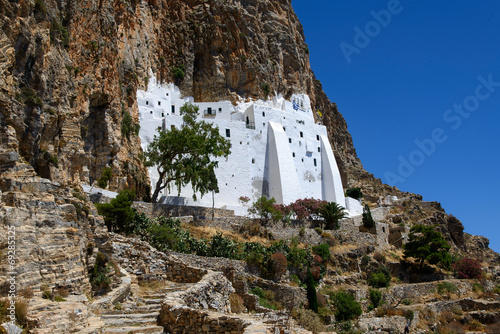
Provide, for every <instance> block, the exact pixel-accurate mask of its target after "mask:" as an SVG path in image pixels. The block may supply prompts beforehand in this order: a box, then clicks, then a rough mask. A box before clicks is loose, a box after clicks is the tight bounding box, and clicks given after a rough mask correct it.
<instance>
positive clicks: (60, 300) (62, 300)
mask: <svg viewBox="0 0 500 334" xmlns="http://www.w3.org/2000/svg"><path fill="white" fill-rule="evenodd" d="M54 301H56V302H65V301H66V299H64V298H63V297H62V296H59V295H56V296H54Z"/></svg>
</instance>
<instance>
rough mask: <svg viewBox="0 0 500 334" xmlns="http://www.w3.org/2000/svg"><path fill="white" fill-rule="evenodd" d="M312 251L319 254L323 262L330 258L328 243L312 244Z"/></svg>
mask: <svg viewBox="0 0 500 334" xmlns="http://www.w3.org/2000/svg"><path fill="white" fill-rule="evenodd" d="M312 251H313V253H314V254H316V255H319V256H320V257H321V259H322V260H323V261H324V262H326V261H328V259H330V246H329V245H328V244H321V245H318V246H313V248H312Z"/></svg>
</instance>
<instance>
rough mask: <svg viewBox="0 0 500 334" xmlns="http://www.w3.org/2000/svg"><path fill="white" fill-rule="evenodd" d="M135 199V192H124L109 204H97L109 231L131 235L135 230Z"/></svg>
mask: <svg viewBox="0 0 500 334" xmlns="http://www.w3.org/2000/svg"><path fill="white" fill-rule="evenodd" d="M134 198H135V192H134V191H133V190H123V191H121V192H120V193H119V194H118V196H116V198H113V199H112V200H111V201H110V202H109V203H103V204H96V208H97V211H98V212H99V214H100V215H102V216H103V217H104V222H105V223H106V226H107V228H108V231H110V232H113V231H115V232H125V233H127V234H129V233H131V232H132V231H133V230H134V225H133V224H134V217H135V210H134V209H133V208H132V201H133V200H134Z"/></svg>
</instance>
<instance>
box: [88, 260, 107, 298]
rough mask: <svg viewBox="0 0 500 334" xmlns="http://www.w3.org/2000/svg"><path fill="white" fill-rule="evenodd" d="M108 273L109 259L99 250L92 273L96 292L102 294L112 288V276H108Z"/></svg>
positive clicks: (92, 281) (91, 279)
mask: <svg viewBox="0 0 500 334" xmlns="http://www.w3.org/2000/svg"><path fill="white" fill-rule="evenodd" d="M108 273H109V267H108V259H107V258H106V256H105V255H104V254H103V253H101V252H98V253H97V255H96V260H95V264H94V269H93V270H92V272H91V274H90V283H91V284H92V288H93V290H94V291H95V292H96V294H102V293H104V292H106V291H108V290H109V289H110V284H111V278H110V277H109V276H108Z"/></svg>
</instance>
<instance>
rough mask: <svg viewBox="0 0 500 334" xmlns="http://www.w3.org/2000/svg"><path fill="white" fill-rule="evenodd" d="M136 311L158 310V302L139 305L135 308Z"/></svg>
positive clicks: (159, 307)
mask: <svg viewBox="0 0 500 334" xmlns="http://www.w3.org/2000/svg"><path fill="white" fill-rule="evenodd" d="M136 310H137V313H147V312H160V310H161V305H160V304H149V305H141V306H138V307H137V308H136Z"/></svg>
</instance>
